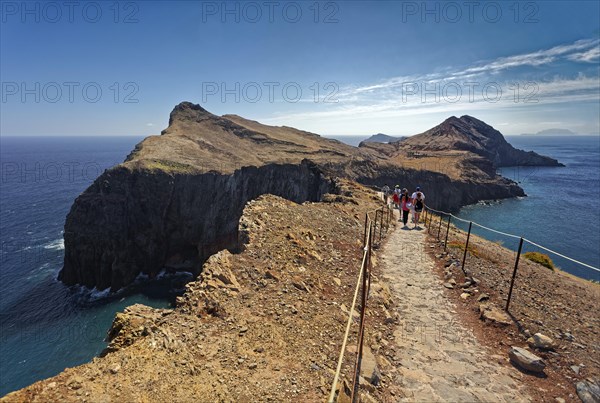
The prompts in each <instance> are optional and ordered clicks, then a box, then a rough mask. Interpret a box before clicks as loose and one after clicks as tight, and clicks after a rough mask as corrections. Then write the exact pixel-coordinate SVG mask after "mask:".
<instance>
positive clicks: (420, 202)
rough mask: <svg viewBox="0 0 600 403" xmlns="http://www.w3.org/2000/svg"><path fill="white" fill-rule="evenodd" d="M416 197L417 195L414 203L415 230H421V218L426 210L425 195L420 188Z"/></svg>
mask: <svg viewBox="0 0 600 403" xmlns="http://www.w3.org/2000/svg"><path fill="white" fill-rule="evenodd" d="M414 195H415V198H414V199H413V201H412V204H413V207H414V209H415V212H414V219H415V226H414V228H420V227H419V218H420V216H421V212H422V211H423V209H424V208H425V195H424V194H423V193H422V192H421V191H420V189H419V188H417V191H416V192H415V193H414Z"/></svg>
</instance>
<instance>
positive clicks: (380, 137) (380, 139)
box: [363, 133, 408, 143]
mask: <svg viewBox="0 0 600 403" xmlns="http://www.w3.org/2000/svg"><path fill="white" fill-rule="evenodd" d="M407 138H408V137H396V136H388V135H387V134H383V133H377V134H374V135H372V136H371V137H369V138H368V139H366V140H363V141H364V142H367V143H396V142H398V141H402V140H405V139H407Z"/></svg>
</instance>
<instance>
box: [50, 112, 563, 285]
mask: <svg viewBox="0 0 600 403" xmlns="http://www.w3.org/2000/svg"><path fill="white" fill-rule="evenodd" d="M452 153H454V154H456V153H458V156H457V155H451V154H452ZM511 163H519V164H521V165H551V166H555V165H559V164H558V162H557V161H555V160H552V159H550V158H547V157H542V156H539V155H537V154H535V153H525V152H523V151H519V150H515V149H513V148H512V147H511V146H510V145H509V144H508V143H506V141H505V140H504V138H503V137H502V135H501V134H500V133H499V132H497V131H496V130H494V129H493V128H491V127H490V126H488V125H486V124H485V123H483V122H481V121H478V120H477V119H475V118H471V117H465V116H463V117H462V118H460V119H457V118H454V117H453V118H450V119H448V120H446V121H445V122H444V123H442V124H441V125H439V126H437V127H435V128H433V129H431V130H429V131H427V132H425V133H422V134H420V135H417V136H414V137H411V138H410V139H407V140H405V141H403V142H401V143H391V144H377V143H365V144H363V146H362V147H351V146H348V145H345V144H343V143H341V142H339V141H335V140H329V139H325V138H323V137H320V136H318V135H316V134H313V133H308V132H305V131H301V130H297V129H294V128H290V127H285V126H284V127H273V126H266V125H263V124H260V123H258V122H256V121H252V120H247V119H244V118H241V117H239V116H235V115H224V116H216V115H213V114H211V113H210V112H208V111H206V110H205V109H203V108H202V107H201V106H199V105H194V104H192V103H189V102H183V103H181V104H179V105H177V106H176V107H175V108H174V109H173V111H172V112H171V115H170V119H169V126H168V128H167V129H165V130H164V131H163V132H162V134H161V135H160V136H150V137H148V138H146V139H145V140H143V141H142V142H141V143H139V144H138V145H137V146H136V147H135V149H134V150H133V151H132V152H131V154H130V155H129V156H128V157H127V159H126V160H125V162H123V163H122V164H119V165H117V166H115V167H113V168H111V169H109V170H107V171H105V172H104V173H103V174H102V175H101V176H100V177H99V178H97V179H96V180H95V181H94V183H93V184H92V185H91V186H90V187H89V188H88V189H87V190H86V191H85V192H83V194H81V195H80V196H79V197H78V198H77V199H76V200H75V202H74V203H73V206H72V208H71V211H70V212H69V214H68V216H67V219H66V223H65V231H64V238H65V259H64V267H63V269H62V270H61V272H60V275H59V279H60V280H61V281H63V282H64V283H65V284H67V285H74V284H81V285H84V286H86V287H88V288H96V289H98V290H104V289H106V288H108V287H110V288H111V290H113V291H114V290H117V289H119V288H122V287H124V286H127V285H128V284H131V283H132V282H133V281H134V280H135V279H136V277H137V276H138V275H140V274H144V275H147V276H149V277H151V278H153V277H155V276H156V275H158V274H159V272H160V271H161V270H164V269H166V270H170V271H188V272H192V273H193V274H195V275H198V273H199V272H200V269H201V267H202V264H203V263H204V262H205V261H206V259H207V258H208V257H209V256H211V255H212V254H214V253H216V252H217V251H219V250H222V249H229V250H231V251H235V250H237V248H238V246H239V245H238V223H239V219H240V217H241V214H242V211H243V208H244V206H245V205H246V203H247V202H248V201H249V200H253V199H255V198H257V197H258V196H260V195H262V194H273V195H277V196H281V197H283V198H285V199H288V200H291V201H294V202H296V203H302V202H306V201H318V200H320V199H321V198H322V196H323V195H324V194H326V193H336V192H337V190H336V188H335V184H334V180H333V178H336V177H341V178H346V179H349V180H353V181H356V182H358V183H362V184H364V185H371V186H382V185H383V184H384V183H388V184H395V183H401V184H402V186H405V187H407V188H414V187H416V186H421V187H423V188H424V189H428V190H430V191H429V194H428V204H429V205H430V206H431V207H433V208H436V209H444V210H450V211H454V210H456V209H458V208H459V207H460V206H463V205H466V204H471V203H475V202H477V201H479V200H489V199H502V198H508V197H515V196H524V192H523V190H522V189H521V188H520V187H519V186H518V185H517V184H516V183H514V182H512V181H510V180H508V179H505V178H502V177H500V176H498V175H497V174H496V172H495V168H496V167H497V166H502V165H507V164H511Z"/></svg>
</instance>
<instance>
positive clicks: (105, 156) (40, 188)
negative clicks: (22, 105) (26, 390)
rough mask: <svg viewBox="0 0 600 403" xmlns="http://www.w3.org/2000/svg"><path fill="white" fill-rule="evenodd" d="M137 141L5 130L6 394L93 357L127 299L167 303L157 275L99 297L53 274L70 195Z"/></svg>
mask: <svg viewBox="0 0 600 403" xmlns="http://www.w3.org/2000/svg"><path fill="white" fill-rule="evenodd" d="M139 141H140V138H139V137H92V138H90V137H22V138H18V137H0V229H1V231H0V396H2V395H4V394H6V393H8V392H10V391H13V390H16V389H19V388H21V387H24V386H27V385H29V384H31V383H33V382H35V381H37V380H39V379H43V378H47V377H49V376H53V375H56V374H57V373H59V372H60V371H62V370H63V369H64V368H66V367H72V366H75V365H79V364H82V363H85V362H88V361H90V360H91V359H92V357H94V356H95V355H98V354H99V353H100V352H101V351H102V350H103V349H104V347H105V346H106V343H105V342H104V337H105V336H106V331H107V330H108V328H109V327H110V324H111V322H112V319H113V317H114V315H115V313H116V312H118V311H121V310H123V308H124V307H126V306H128V305H131V304H134V303H137V302H139V303H143V304H146V305H151V306H154V307H167V306H168V305H169V301H170V299H171V298H172V295H170V294H168V293H165V291H164V290H165V287H162V286H161V285H160V284H156V283H155V284H146V285H140V287H139V288H138V289H137V290H136V291H137V292H136V293H131V294H128V295H117V296H115V297H113V298H109V299H107V298H104V299H102V298H96V297H98V296H97V295H93V294H92V295H90V293H89V292H87V293H83V292H81V290H78V289H77V288H73V289H69V288H67V287H65V286H63V285H62V284H61V283H59V282H58V281H57V280H56V276H57V274H58V272H59V270H60V268H61V266H62V262H63V255H64V244H63V239H62V238H63V226H64V222H65V217H66V215H67V213H68V211H69V208H70V207H71V204H72V203H73V200H74V199H75V198H76V197H77V196H78V195H79V194H80V193H81V192H82V191H83V190H85V188H87V186H89V185H90V184H91V183H92V182H93V180H94V179H95V178H96V177H97V176H98V175H100V174H101V173H102V172H103V171H104V169H106V168H109V167H111V166H113V165H115V164H116V163H119V162H122V161H123V160H124V158H125V156H126V155H127V154H128V153H129V152H130V151H131V150H132V149H133V147H134V145H135V144H136V143H137V142H139Z"/></svg>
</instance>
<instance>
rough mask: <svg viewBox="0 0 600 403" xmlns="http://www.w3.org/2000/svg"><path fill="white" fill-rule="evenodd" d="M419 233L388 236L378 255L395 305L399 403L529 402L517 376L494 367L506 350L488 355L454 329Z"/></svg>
mask: <svg viewBox="0 0 600 403" xmlns="http://www.w3.org/2000/svg"><path fill="white" fill-rule="evenodd" d="M421 228H422V229H420V230H419V229H411V230H406V229H402V228H399V229H397V230H396V231H394V232H393V233H391V234H390V238H389V240H388V242H387V243H386V245H385V247H384V248H383V251H382V255H381V256H382V261H383V265H382V268H383V273H384V279H385V280H386V282H387V283H388V284H389V285H390V287H391V289H392V292H393V293H394V294H395V297H396V300H397V301H398V303H397V306H396V308H395V309H396V310H397V314H398V315H399V318H400V323H399V325H398V326H397V328H396V330H395V331H394V337H395V340H394V341H395V343H396V344H397V345H398V346H399V348H398V349H397V350H396V357H395V361H396V367H397V369H398V372H396V376H395V377H394V383H396V384H397V385H398V386H400V388H401V389H402V391H403V392H404V395H405V397H403V398H401V399H400V401H410V402H413V401H414V402H422V401H428V402H434V401H435V402H448V401H452V402H474V401H481V402H521V401H523V402H526V401H531V398H530V397H529V396H528V395H527V393H526V392H525V390H524V385H523V384H522V383H521V382H520V381H519V379H520V378H521V377H522V376H523V375H522V374H521V373H520V372H519V371H516V370H512V369H511V368H510V367H505V366H502V365H501V364H499V363H498V362H499V360H500V359H504V358H505V357H506V351H498V352H497V356H491V355H490V353H489V352H488V351H487V350H486V348H485V347H484V346H482V345H481V344H479V343H478V342H477V340H476V339H475V337H474V335H473V333H472V332H471V331H470V330H469V329H467V328H466V327H464V326H463V325H462V324H460V321H459V318H458V316H457V314H456V311H455V310H454V306H453V305H452V303H451V302H450V301H449V300H448V299H447V298H446V297H445V295H444V292H443V290H444V289H443V282H441V281H440V280H439V279H438V277H437V275H436V274H435V272H434V261H433V259H432V258H431V257H430V256H429V255H428V254H427V252H426V240H425V236H426V232H427V229H426V228H424V227H421ZM407 283H408V284H411V286H410V287H408V286H407Z"/></svg>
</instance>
